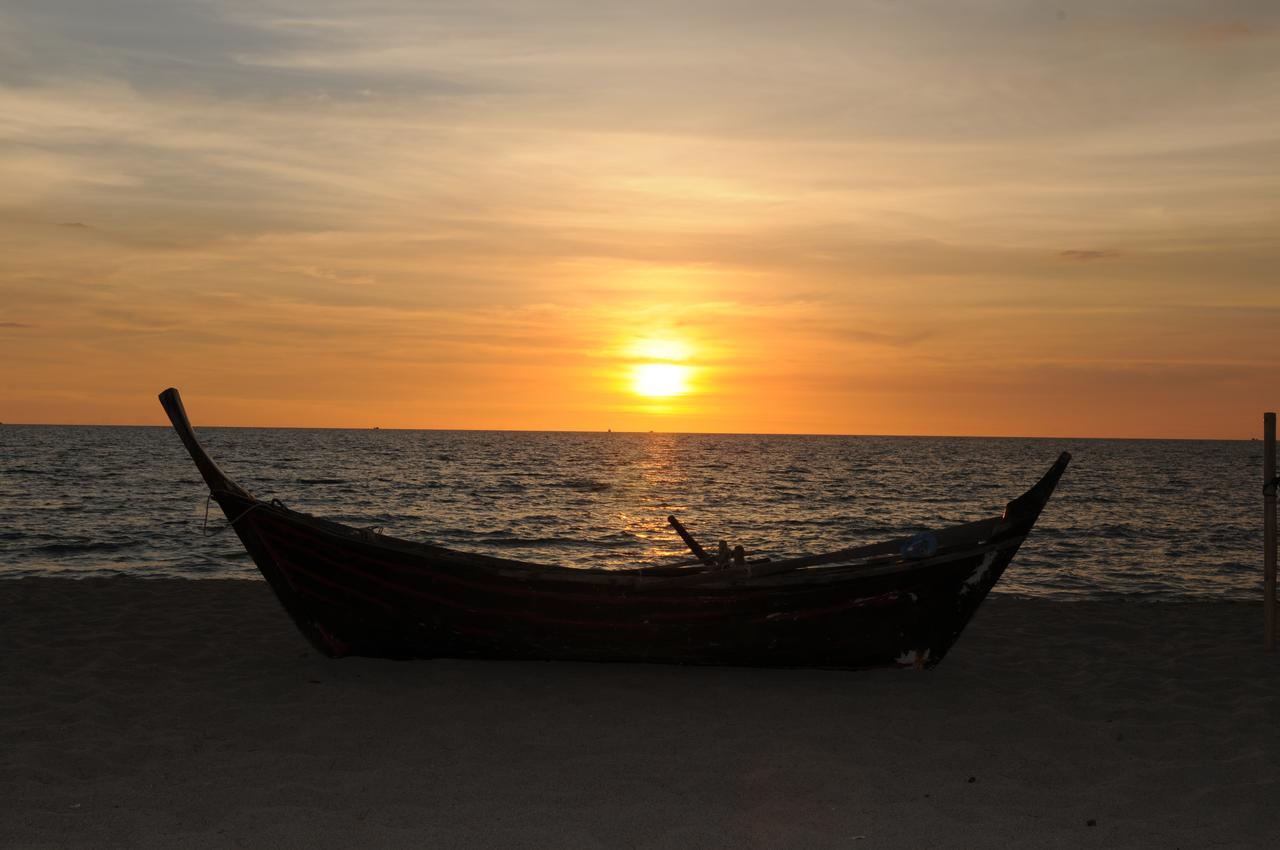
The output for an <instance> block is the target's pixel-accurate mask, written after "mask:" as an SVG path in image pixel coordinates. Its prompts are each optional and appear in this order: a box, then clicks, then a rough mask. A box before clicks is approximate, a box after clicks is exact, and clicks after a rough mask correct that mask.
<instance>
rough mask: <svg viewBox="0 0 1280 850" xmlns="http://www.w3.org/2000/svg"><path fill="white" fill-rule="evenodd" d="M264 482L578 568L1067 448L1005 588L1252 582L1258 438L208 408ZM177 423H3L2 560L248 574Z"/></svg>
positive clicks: (896, 501) (846, 513)
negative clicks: (905, 432) (468, 423)
mask: <svg viewBox="0 0 1280 850" xmlns="http://www.w3.org/2000/svg"><path fill="white" fill-rule="evenodd" d="M199 433H200V436H201V439H202V440H203V441H204V443H205V444H206V447H207V448H208V449H209V452H210V453H211V454H212V455H213V456H214V457H215V459H217V460H218V462H219V464H220V465H221V466H222V467H223V469H224V470H225V471H226V472H227V473H228V474H229V475H231V477H232V478H234V479H236V480H237V481H238V482H239V483H240V484H241V485H242V486H244V487H246V488H247V489H248V490H249V491H250V492H252V493H254V494H255V495H256V496H258V497H260V498H264V499H265V498H275V499H279V500H280V501H281V502H283V503H284V504H286V505H288V506H289V507H291V508H294V509H296V510H301V511H305V512H307V513H311V514H315V515H317V516H323V517H327V518H330V519H335V520H338V521H340V522H344V523H348V524H351V525H356V526H363V527H377V528H379V529H381V530H382V532H383V533H385V534H390V535H394V536H396V537H401V538H406V539H409V540H420V541H428V542H432V543H437V544H441V545H444V546H450V547H454V548H459V549H465V550H470V551H476V552H483V553H488V554H493V555H499V556H503V557H512V558H519V559H522V560H528V561H536V562H542V563H554V564H562V565H567V566H573V567H580V568H583V569H589V568H601V569H618V568H625V567H631V566H636V565H642V564H655V563H670V562H675V561H679V560H682V559H686V558H688V552H687V550H685V548H684V546H683V544H682V543H681V541H680V539H679V538H678V537H677V536H676V534H675V533H674V532H673V531H672V529H671V528H670V527H669V526H668V524H667V520H666V518H667V515H668V514H675V515H676V516H677V517H679V518H680V519H681V521H682V522H683V523H684V524H685V526H686V527H688V529H689V530H690V532H691V533H692V534H693V535H694V536H695V537H697V538H698V539H699V540H700V541H702V543H703V544H704V545H707V546H709V547H710V546H714V545H716V543H717V542H718V541H719V540H726V541H728V542H729V544H730V545H731V546H733V545H737V544H741V545H742V546H743V547H745V549H746V550H747V552H748V553H750V554H752V555H756V556H770V557H774V558H777V557H779V556H786V555H798V554H804V553H814V552H822V551H829V550H832V549H838V548H843V547H847V546H851V545H856V544H859V543H864V542H873V541H877V540H881V539H884V538H887V537H896V536H901V535H909V534H913V533H915V532H918V531H925V530H929V529H937V528H941V527H945V526H947V525H951V524H954V523H959V522H966V521H969V520H974V519H981V518H984V517H988V516H992V515H995V514H998V513H999V512H1000V511H1001V510H1002V509H1003V508H1004V505H1005V503H1006V502H1007V501H1009V500H1010V499H1012V498H1013V497H1015V496H1017V495H1019V494H1020V493H1022V492H1023V491H1024V490H1025V489H1026V488H1027V487H1029V486H1030V485H1031V484H1032V483H1034V482H1035V481H1036V480H1037V479H1038V478H1039V476H1040V475H1041V474H1043V472H1044V471H1045V470H1046V469H1047V468H1048V467H1049V466H1050V464H1051V463H1052V462H1053V460H1054V459H1055V458H1056V457H1057V455H1058V453H1059V452H1061V451H1069V452H1071V453H1072V455H1073V456H1074V459H1073V461H1072V463H1071V466H1070V467H1069V468H1068V469H1067V472H1066V475H1065V476H1064V477H1063V479H1062V483H1061V485H1060V486H1059V489H1058V491H1057V493H1056V494H1055V495H1054V497H1053V500H1052V501H1051V502H1050V504H1049V506H1048V508H1047V509H1046V511H1045V513H1044V514H1043V515H1042V517H1041V519H1040V522H1039V524H1038V525H1037V526H1036V528H1035V530H1034V532H1033V533H1032V535H1031V536H1030V537H1029V538H1028V539H1027V541H1026V542H1025V543H1024V544H1023V546H1022V549H1021V550H1020V552H1019V553H1018V556H1017V557H1016V558H1015V559H1014V562H1013V564H1012V565H1011V566H1010V568H1009V569H1008V570H1007V571H1006V573H1005V576H1004V578H1003V579H1001V583H1000V584H999V585H998V587H997V592H999V593H1005V594H1014V595H1019V596H1035V597H1050V598H1055V599H1098V598H1114V597H1117V596H1123V597H1129V598H1141V599H1151V600H1157V599H1183V598H1212V599H1256V598H1259V597H1260V595H1261V582H1262V487H1261V478H1262V444H1261V443H1260V442H1257V441H1180V440H1178V441H1174V440H1079V439H1039V438H1037V439H1017V438H954V437H876V436H844V437H837V436H775V435H747V434H742V435H718V434H717V435H712V434H665V433H598V432H592V433H583V432H522V431H402V430H376V429H375V430H305V429H256V428H202V429H200V431H199ZM206 496H207V488H206V487H205V486H204V484H203V482H202V481H201V480H200V478H199V476H198V475H197V474H196V471H195V467H194V466H193V464H192V463H191V460H190V459H189V458H188V456H187V454H186V452H185V451H184V450H183V448H182V445H181V443H180V442H179V440H178V438H177V436H176V435H175V434H174V432H173V431H172V430H171V429H169V428H167V427H109V426H93V427H88V426H85V427H80V426H35V425H31V426H28V425H4V426H0V578H18V577H22V576H47V575H56V576H67V577H83V576H106V575H116V574H123V575H130V576H167V577H178V578H186V579H209V578H234V579H257V578H258V577H259V576H258V573H257V571H256V570H255V568H254V566H253V563H252V562H251V561H250V560H249V558H248V556H247V555H246V554H245V552H244V550H243V549H242V548H241V546H240V542H239V540H238V539H237V538H236V536H235V534H234V532H232V531H230V530H229V529H228V526H227V522H226V520H225V519H224V518H223V516H222V515H221V513H220V512H219V510H218V507H217V504H216V503H214V504H213V505H212V506H211V507H210V509H209V510H208V513H207V517H206V506H207V500H206Z"/></svg>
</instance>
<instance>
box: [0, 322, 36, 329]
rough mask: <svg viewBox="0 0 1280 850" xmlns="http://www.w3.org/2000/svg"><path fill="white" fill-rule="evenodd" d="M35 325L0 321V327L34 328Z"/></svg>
mask: <svg viewBox="0 0 1280 850" xmlns="http://www.w3.org/2000/svg"><path fill="white" fill-rule="evenodd" d="M34 327H35V325H28V324H27V323H26V322H0V328H34Z"/></svg>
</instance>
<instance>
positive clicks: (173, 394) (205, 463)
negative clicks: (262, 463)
mask: <svg viewBox="0 0 1280 850" xmlns="http://www.w3.org/2000/svg"><path fill="white" fill-rule="evenodd" d="M160 405H161V406H162V407H164V412H165V413H166V414H168V416H169V421H170V422H171V423H173V430H175V431H177V432H178V436H179V437H181V438H182V445H184V446H186V448H187V454H189V455H191V459H192V460H193V461H195V462H196V469H198V470H200V476H201V477H202V478H204V483H206V484H208V485H209V489H210V490H221V491H224V492H227V493H234V494H235V495H237V496H243V497H244V498H246V499H252V498H253V496H251V495H250V494H249V491H248V490H245V489H244V488H243V487H241V486H240V485H239V484H237V483H236V482H234V481H232V480H231V479H230V478H229V477H227V474H226V473H225V472H223V471H222V470H221V469H220V468H219V467H218V464H216V463H214V461H213V458H211V457H209V453H208V452H206V451H205V450H204V446H202V445H200V440H199V439H197V437H196V432H195V429H194V428H192V427H191V420H190V419H188V418H187V410H186V408H185V407H183V406H182V396H181V395H179V394H178V391H177V390H176V389H174V388H173V387H169V389H167V390H165V391H164V392H162V393H160Z"/></svg>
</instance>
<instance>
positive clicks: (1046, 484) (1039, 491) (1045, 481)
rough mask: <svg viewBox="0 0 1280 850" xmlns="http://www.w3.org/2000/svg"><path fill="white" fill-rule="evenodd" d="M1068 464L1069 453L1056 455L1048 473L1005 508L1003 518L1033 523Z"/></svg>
mask: <svg viewBox="0 0 1280 850" xmlns="http://www.w3.org/2000/svg"><path fill="white" fill-rule="evenodd" d="M1069 463H1071V452H1063V453H1062V454H1060V455H1058V459H1057V460H1056V461H1054V464H1053V466H1051V467H1049V471H1048V472H1046V473H1045V474H1044V477H1043V478H1041V479H1040V480H1039V481H1037V482H1036V483H1035V486H1034V487H1032V488H1031V489H1030V490H1028V491H1027V492H1025V493H1023V494H1022V495H1021V496H1019V497H1018V498H1016V499H1014V500H1013V501H1012V502H1010V503H1009V504H1008V505H1007V506H1006V507H1005V509H1004V518H1005V519H1029V520H1031V521H1032V522H1034V521H1035V519H1036V517H1038V516H1040V512H1041V511H1042V510H1044V506H1045V505H1047V504H1049V497H1050V496H1052V495H1053V491H1054V489H1055V488H1056V487H1057V486H1058V480H1059V479H1060V478H1062V473H1063V472H1064V471H1065V470H1066V468H1067V464H1069Z"/></svg>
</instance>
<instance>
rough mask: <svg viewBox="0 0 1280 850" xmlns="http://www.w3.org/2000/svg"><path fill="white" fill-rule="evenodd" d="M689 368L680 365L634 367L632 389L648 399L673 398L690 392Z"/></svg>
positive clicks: (662, 364) (648, 364) (641, 364)
mask: <svg viewBox="0 0 1280 850" xmlns="http://www.w3.org/2000/svg"><path fill="white" fill-rule="evenodd" d="M691 371H692V370H690V368H689V367H688V366H681V365H680V364H678V363H640V364H638V365H636V366H635V367H633V369H632V373H631V389H632V390H633V391H634V392H635V394H636V395H642V396H645V397H646V398H671V397H672V396H678V395H684V394H685V393H687V392H689V373H690V372H691Z"/></svg>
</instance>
